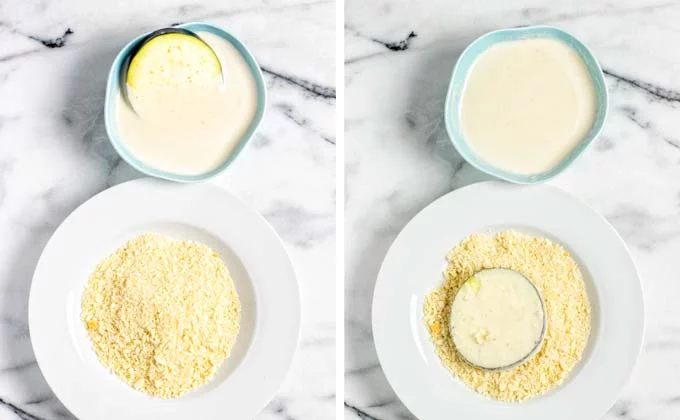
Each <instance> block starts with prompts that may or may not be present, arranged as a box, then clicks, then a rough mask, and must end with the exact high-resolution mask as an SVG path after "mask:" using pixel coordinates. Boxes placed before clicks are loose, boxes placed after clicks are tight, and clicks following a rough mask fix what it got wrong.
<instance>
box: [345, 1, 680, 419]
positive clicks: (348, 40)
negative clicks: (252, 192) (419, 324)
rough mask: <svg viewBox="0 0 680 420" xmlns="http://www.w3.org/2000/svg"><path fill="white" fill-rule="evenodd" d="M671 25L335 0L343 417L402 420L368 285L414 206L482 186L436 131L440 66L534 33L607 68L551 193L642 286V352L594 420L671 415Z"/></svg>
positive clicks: (658, 18) (675, 98)
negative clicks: (341, 92) (341, 33)
mask: <svg viewBox="0 0 680 420" xmlns="http://www.w3.org/2000/svg"><path fill="white" fill-rule="evenodd" d="M679 21H680V3H678V2H666V3H654V2H651V1H639V0H638V1H632V0H627V1H617V2H611V1H603V0H596V1H589V0H582V1H570V2H551V1H547V0H519V1H513V2H507V1H502V0H494V1H466V2H463V1H460V2H451V1H447V0H428V1H417V0H382V1H375V2H370V4H369V3H368V2H365V1H361V0H349V1H348V3H347V7H346V28H345V49H346V52H345V57H346V64H347V65H346V73H345V82H346V93H345V102H346V106H345V108H346V109H345V112H346V115H345V117H346V132H345V154H346V178H347V180H346V216H345V220H346V222H345V223H346V231H345V235H346V237H347V238H350V240H349V241H348V242H347V245H346V247H345V248H346V257H345V258H346V276H347V284H346V290H347V292H346V298H345V299H346V303H345V309H346V321H347V323H346V343H345V351H346V357H345V360H346V370H347V376H346V382H345V383H346V386H345V394H346V395H345V415H346V418H347V419H352V420H354V419H362V420H367V419H380V420H385V419H397V418H405V419H410V418H413V416H412V415H411V414H410V413H409V412H408V410H407V409H406V408H405V407H404V406H403V404H402V403H401V402H400V401H399V400H398V398H397V397H396V395H395V394H394V392H393V391H392V390H391V388H390V386H389V384H388V383H387V381H386V379H385V376H384V374H383V372H382V370H381V369H380V366H379V365H378V361H377V359H376V353H375V348H374V345H373V341H372V338H371V327H370V307H371V299H372V294H373V286H374V284H375V278H376V274H377V271H378V268H379V266H380V264H381V262H382V259H383V257H384V254H385V252H386V250H387V247H388V246H389V245H390V243H391V242H392V240H393V239H394V237H395V236H396V235H397V233H398V232H399V230H400V229H401V228H402V227H403V226H404V225H405V223H406V222H407V221H408V220H409V219H410V218H411V217H413V216H414V215H415V214H416V213H417V212H418V211H419V210H421V209H422V208H423V207H425V206H426V205H427V204H428V203H430V202H431V201H432V200H434V199H435V198H437V197H439V196H441V195H443V194H445V193H446V192H448V191H450V190H452V189H455V188H458V187H460V186H462V185H466V184H469V183H471V182H475V181H478V180H481V179H485V177H484V176H483V175H481V174H480V173H478V172H477V171H475V170H474V169H473V168H471V167H470V166H469V165H468V164H465V163H463V162H462V161H461V158H460V157H459V156H457V155H456V153H455V152H454V150H453V148H452V146H451V145H450V143H449V141H448V138H447V136H446V133H445V130H444V128H443V124H442V118H443V103H444V98H445V95H446V88H447V83H448V78H449V76H450V73H451V70H452V67H453V64H454V62H455V60H456V58H457V56H458V54H459V53H460V52H461V50H462V49H463V48H464V47H465V46H466V45H467V44H468V43H469V42H471V41H472V40H473V39H474V38H476V37H477V36H479V35H481V34H482V33H484V32H486V31H489V30H492V29H497V28H503V27H511V26H517V25H528V24H541V23H543V24H551V25H556V26H559V27H562V28H564V29H566V30H567V31H570V32H572V33H573V34H575V35H576V36H577V37H579V38H580V39H582V40H583V41H584V42H586V43H587V44H588V45H589V46H590V47H591V48H592V50H593V52H594V53H595V54H596V56H597V57H598V59H599V60H600V62H601V64H602V66H603V67H604V69H605V70H606V72H607V83H608V87H609V91H610V93H611V107H610V114H609V118H608V120H607V123H606V125H605V128H604V131H603V134H602V136H601V137H600V138H599V139H598V140H597V141H596V142H595V143H594V144H593V145H592V147H591V148H590V149H589V150H587V151H586V153H585V155H584V156H582V157H581V158H580V159H579V160H578V161H577V162H576V163H575V164H574V166H573V167H571V168H570V169H569V170H567V171H566V172H565V173H564V174H563V175H561V176H559V177H558V178H557V179H555V180H554V181H552V183H553V184H555V185H557V186H559V187H561V188H563V189H565V190H567V191H569V192H571V193H573V194H575V195H577V196H579V197H582V198H583V199H585V200H586V201H587V202H588V203H590V204H591V205H592V206H594V207H595V208H596V209H597V210H598V211H599V212H601V213H602V214H604V215H605V216H606V217H607V219H608V220H609V221H611V223H613V225H614V226H615V227H616V229H617V230H618V231H619V232H620V233H621V235H622V236H623V237H624V239H625V240H626V242H627V243H628V245H629V246H630V248H631V252H632V253H633V255H634V258H635V259H636V261H637V263H638V267H639V271H640V274H641V276H642V278H643V282H644V289H645V300H646V306H647V337H646V341H645V344H644V350H643V354H642V357H641V359H640V362H639V365H638V368H637V371H636V373H635V375H634V376H633V377H632V378H631V380H630V383H629V385H628V386H627V387H626V388H625V389H624V390H623V392H622V394H621V396H620V399H619V400H618V402H617V403H616V405H615V406H614V407H612V408H611V410H610V411H609V412H608V413H607V414H606V415H605V416H604V417H603V419H604V420H614V419H626V420H633V419H635V420H671V419H678V418H680V374H678V372H679V371H680V305H679V304H678V301H680V281H678V280H680V279H679V276H678V269H677V267H675V266H674V264H676V263H677V261H678V255H680V49H679V48H677V45H678V41H680V33H679V32H678V22H679ZM411 33H413V35H414V36H411V38H410V39H409V38H408V36H409V34H411ZM402 41H403V42H402ZM405 368H407V367H405ZM454 414H455V413H452V416H453V415H454ZM579 420H590V419H579Z"/></svg>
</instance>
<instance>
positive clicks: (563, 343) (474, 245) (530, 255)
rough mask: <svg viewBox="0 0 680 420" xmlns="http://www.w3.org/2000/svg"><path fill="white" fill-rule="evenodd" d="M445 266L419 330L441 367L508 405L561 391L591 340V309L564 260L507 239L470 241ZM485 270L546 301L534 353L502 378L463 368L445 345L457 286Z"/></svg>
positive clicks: (556, 248) (573, 268) (538, 244)
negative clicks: (513, 279) (515, 276)
mask: <svg viewBox="0 0 680 420" xmlns="http://www.w3.org/2000/svg"><path fill="white" fill-rule="evenodd" d="M447 259H448V268H447V269H446V272H445V273H444V283H443V285H442V287H441V288H440V289H437V290H434V291H433V292H431V293H430V294H429V295H428V296H427V297H426V299H425V305H424V319H425V323H426V324H427V326H428V328H429V331H430V334H431V337H432V341H433V343H434V345H435V349H436V352H437V354H438V355H439V358H440V359H441V361H442V363H443V364H444V366H446V368H448V369H449V371H451V373H453V374H454V375H455V376H457V377H458V378H459V379H460V380H462V381H463V382H464V383H465V384H467V385H468V386H470V387H471V388H473V389H474V390H476V391H477V392H479V393H481V394H484V395H486V396H489V397H491V398H494V399H497V400H501V401H507V402H520V401H524V400H527V399H529V398H532V397H536V396H538V395H541V394H543V393H545V392H547V391H549V390H551V389H553V388H555V387H557V386H558V385H560V384H561V383H562V382H563V381H564V380H565V379H566V378H567V377H568V376H569V373H570V372H571V370H572V369H573V368H574V366H576V364H577V363H578V361H579V360H580V359H581V355H582V354H583V350H584V349H585V347H586V344H587V343H588V336H589V335H590V303H589V302H588V296H587V294H586V290H585V285H584V283H583V276H582V275H581V271H580V270H579V268H578V266H577V264H576V262H575V261H574V260H573V259H572V258H571V257H570V256H569V253H568V252H567V251H566V250H565V249H564V248H562V247H561V246H560V245H558V244H556V243H554V242H552V241H550V240H548V239H545V238H541V237H534V236H528V235H524V234H521V233H518V232H515V231H505V232H501V233H499V234H496V235H482V234H474V235H470V236H468V237H467V238H466V239H465V240H463V241H462V242H461V243H459V244H458V245H457V246H456V247H455V248H454V249H453V250H451V251H450V253H449V255H448V258H447ZM485 268H507V269H511V270H515V271H517V272H519V273H520V274H522V275H524V276H525V277H526V278H528V279H529V280H531V281H532V282H533V283H534V284H535V285H536V287H537V288H538V290H539V292H540V293H541V295H542V297H543V300H544V301H545V306H546V312H547V320H548V323H547V331H546V335H545V339H544V341H543V344H542V346H541V348H540V350H539V351H538V352H537V353H536V355H535V356H534V357H532V358H530V359H529V360H527V361H526V362H524V363H523V364H521V365H519V366H517V367H515V368H512V369H508V370H502V371H486V370H483V369H479V368H477V367H474V366H472V365H470V364H468V363H467V362H465V361H464V359H463V358H462V357H461V356H460V354H459V353H458V352H457V351H456V348H455V346H454V344H453V341H452V339H451V334H450V330H449V314H450V312H451V302H452V301H453V298H454V296H455V295H456V293H457V292H458V289H459V288H460V287H461V286H462V285H463V283H465V281H466V280H467V279H469V278H470V276H472V275H473V274H475V273H476V272H478V271H480V270H482V269H485Z"/></svg>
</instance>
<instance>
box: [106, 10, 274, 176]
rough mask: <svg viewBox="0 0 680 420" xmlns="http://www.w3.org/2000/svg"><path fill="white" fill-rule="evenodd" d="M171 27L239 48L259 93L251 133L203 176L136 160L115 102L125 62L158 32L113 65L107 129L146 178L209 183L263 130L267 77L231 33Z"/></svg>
mask: <svg viewBox="0 0 680 420" xmlns="http://www.w3.org/2000/svg"><path fill="white" fill-rule="evenodd" d="M171 26H172V27H175V28H182V29H188V30H190V31H194V32H199V31H204V32H210V33H212V34H214V35H217V36H219V37H220V38H222V39H225V40H226V41H227V42H229V43H230V44H231V45H233V46H234V48H236V50H237V51H238V52H239V54H241V56H242V57H243V59H244V60H245V62H246V64H247V65H248V68H249V69H250V71H251V74H252V75H253V78H254V79H255V88H256V91H257V108H256V110H255V115H254V116H253V118H252V121H251V122H250V125H249V126H248V129H247V130H246V131H245V133H244V134H243V135H242V136H241V139H240V140H239V141H238V143H237V144H236V146H235V147H234V149H233V150H232V151H231V153H229V156H228V157H227V158H226V159H225V160H224V162H222V163H221V164H220V165H219V166H217V167H216V168H214V169H212V170H210V171H208V172H205V173H201V174H193V175H187V174H180V173H175V172H170V171H164V170H161V169H157V168H154V167H152V166H150V165H148V164H146V163H144V162H142V161H141V160H140V159H139V158H137V157H136V156H135V154H134V153H133V152H132V151H130V150H129V149H128V147H127V146H126V145H125V143H124V142H123V140H122V136H121V135H120V134H119V132H118V128H117V126H116V118H115V115H114V114H115V107H114V101H115V100H116V96H117V95H118V94H119V92H120V72H121V67H122V65H123V63H124V62H125V60H126V59H127V57H128V56H129V54H130V53H131V52H132V51H133V50H134V48H135V46H137V45H138V44H139V42H141V41H142V40H143V39H144V38H145V37H146V36H148V35H149V34H150V33H151V32H153V31H154V30H155V29H154V30H151V31H148V32H145V33H143V34H141V35H139V36H137V37H136V38H134V39H133V40H131V41H130V42H128V43H127V44H126V45H125V46H124V47H123V48H122V49H121V50H120V52H119V53H118V54H117V55H116V58H115V59H114V60H113V63H112V64H111V68H110V70H109V75H108V80H107V82H106V96H105V99H104V125H105V127H106V134H107V137H108V138H109V142H110V143H111V145H112V146H113V148H114V149H115V150H116V152H117V153H118V155H119V156H120V157H121V158H122V159H123V160H124V161H125V162H127V163H128V164H129V165H130V166H132V167H133V168H135V169H136V170H138V171H140V172H142V173H144V174H146V175H150V176H153V177H156V178H161V179H166V180H169V181H175V182H200V181H205V180H208V179H211V178H214V177H215V176H217V175H219V174H220V173H222V172H224V170H226V169H227V168H228V167H229V166H230V165H231V163H232V162H233V161H234V160H236V158H237V157H238V156H239V155H240V153H241V152H242V151H243V149H244V148H245V146H246V144H248V142H249V141H250V139H251V138H252V137H253V136H254V135H255V133H256V132H257V129H258V127H259V126H260V123H261V122H262V118H263V117H264V113H265V109H266V107H267V106H266V104H267V89H266V88H265V82H264V75H263V73H262V69H261V68H260V66H259V64H258V63H257V61H256V60H255V57H254V56H253V54H252V53H251V52H250V50H249V49H248V47H246V45H245V44H244V43H243V42H242V41H241V40H240V39H238V38H237V37H236V36H234V35H232V34H231V33H230V32H228V31H227V30H225V29H223V28H221V27H219V26H216V25H212V24H209V23H204V22H186V23H182V24H179V25H171Z"/></svg>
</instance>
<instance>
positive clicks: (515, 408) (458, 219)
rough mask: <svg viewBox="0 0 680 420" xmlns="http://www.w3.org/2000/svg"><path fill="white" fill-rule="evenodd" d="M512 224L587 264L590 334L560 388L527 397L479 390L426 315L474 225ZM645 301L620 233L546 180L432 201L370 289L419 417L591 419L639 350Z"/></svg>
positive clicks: (388, 351) (404, 394)
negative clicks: (515, 399)
mask: <svg viewBox="0 0 680 420" xmlns="http://www.w3.org/2000/svg"><path fill="white" fill-rule="evenodd" d="M504 229H514V230H517V231H520V232H524V233H528V234H533V235H541V236H544V237H547V238H550V239H552V240H553V241H555V242H558V243H560V244H562V245H563V246H564V247H565V248H566V249H567V250H568V251H569V252H570V253H571V254H572V256H574V258H575V259H576V261H577V262H578V264H579V266H580V268H581V271H582V272H583V276H584V280H585V283H586V289H587V292H588V297H589V299H590V303H591V306H592V332H591V335H590V339H589V342H588V346H587V347H586V350H585V352H584V355H583V359H582V360H581V362H580V363H579V364H578V365H577V366H576V367H575V368H574V370H573V371H572V372H571V375H570V377H569V378H568V379H567V380H566V381H565V383H563V384H562V386H560V387H559V388H557V389H555V390H553V391H551V392H549V393H547V394H544V395H542V396H540V397H536V398H533V399H531V400H529V401H527V402H524V403H521V404H507V403H502V402H499V401H495V400H492V399H490V398H488V397H484V396H482V395H480V394H477V393H476V392H475V391H473V390H472V389H470V388H468V387H467V386H466V385H465V384H463V383H462V382H461V381H460V380H458V379H456V378H455V377H454V376H453V375H452V374H451V373H450V372H449V371H448V370H447V369H446V368H445V367H444V366H443V365H442V363H441V362H440V360H439V358H438V357H437V355H436V353H435V351H434V346H433V344H432V342H431V341H430V336H429V332H428V331H427V328H426V326H425V325H424V322H423V312H422V311H423V301H424V298H425V296H426V295H427V294H428V293H429V292H430V291H431V290H433V289H435V288H437V287H439V286H440V285H441V282H442V279H443V276H442V272H443V270H444V268H445V267H446V260H445V258H446V255H447V253H448V251H449V250H450V249H451V248H453V247H454V246H455V245H456V244H457V243H458V242H460V241H461V240H462V239H464V238H465V237H466V236H468V235H469V234H471V233H484V232H497V231H499V230H504ZM643 330H644V304H643V299H642V289H641V285H640V279H639V277H638V273H637V271H636V269H635V265H634V263H633V261H632V259H631V257H630V255H629V253H628V251H627V249H626V246H625V244H624V242H623V240H622V239H621V238H620V237H619V235H618V234H617V233H616V231H615V230H614V229H613V228H612V227H611V225H609V223H607V221H606V220H605V219H604V218H603V217H601V216H599V215H598V214H597V213H596V212H595V211H594V210H592V209H591V208H590V207H588V206H587V205H586V204H584V203H582V202H581V201H579V200H577V199H575V198H574V197H572V196H571V195H569V194H567V193H565V192H563V191H561V190H559V189H557V188H555V187H550V186H545V185H542V186H517V185H510V184H506V183H501V182H484V183H479V184H474V185H471V186H468V187H465V188H462V189H459V190H457V191H454V192H451V193H449V194H447V195H445V196H443V197H441V198H439V199H438V200H436V201H434V202H433V203H432V204H430V205H429V206H428V207H426V208H425V209H424V210H423V211H421V212H420V213H419V214H418V215H417V216H416V217H414V218H413V220H411V221H410V222H409V223H408V224H407V225H406V227H405V228H404V229H403V230H402V231H401V233H400V234H399V236H397V239H396V240H395V241H394V243H393V244H392V246H391V248H390V250H389V251H388V252H387V255H386V256H385V260H384V262H383V265H382V268H381V269H380V273H379V275H378V280H377V283H376V286H375V293H374V296H373V335H374V339H375V345H376V348H377V352H378V357H379V359H380V363H381V365H382V367H383V370H384V371H385V375H386V376H387V379H388V380H389V382H390V384H391V385H392V387H393V388H394V390H395V392H396V393H397V395H398V396H399V398H401V400H402V401H403V402H404V404H406V406H407V407H408V408H409V409H410V410H411V412H413V414H414V415H415V416H416V417H418V418H419V419H420V420H430V419H436V420H439V419H442V418H447V417H455V418H460V419H467V420H477V419H479V420H487V419H503V420H545V419H550V420H573V419H580V420H595V419H599V418H600V416H601V415H602V414H603V413H604V412H605V411H606V410H607V409H608V408H609V407H610V406H611V405H612V404H613V403H614V402H615V400H616V397H617V395H618V393H619V391H620V389H621V388H622V387H623V386H624V384H625V383H626V381H627V380H628V377H629V376H630V375H631V373H632V371H633V368H634V366H635V363H636V361H637V358H638V355H639V353H640V349H641V345H642V340H643Z"/></svg>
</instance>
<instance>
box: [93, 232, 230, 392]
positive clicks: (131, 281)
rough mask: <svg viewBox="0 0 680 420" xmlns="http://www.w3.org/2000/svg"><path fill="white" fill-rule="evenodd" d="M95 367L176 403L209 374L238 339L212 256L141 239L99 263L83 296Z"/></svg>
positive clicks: (188, 246) (186, 244)
mask: <svg viewBox="0 0 680 420" xmlns="http://www.w3.org/2000/svg"><path fill="white" fill-rule="evenodd" d="M81 304H82V312H81V318H82V320H83V322H84V323H85V326H86V328H87V333H88V335H89V337H90V340H91V341H92V347H93V349H94V351H95V353H96V354H97V357H98V358H99V361H100V362H101V363H102V364H103V365H104V366H106V367H107V368H108V369H109V370H111V371H112V372H113V373H115V374H116V375H117V376H118V377H120V378H121V379H122V380H123V381H125V382H126V383H127V384H128V385H130V386H132V387H134V388H135V389H137V390H139V391H142V392H145V393H147V394H149V395H152V396H155V397H161V398H176V397H179V396H180V395H182V394H184V393H186V392H187V391H189V390H192V389H194V388H196V387H198V386H200V385H203V384H205V383H206V382H208V381H209V380H210V378H211V377H212V376H213V375H214V374H215V372H216V371H217V369H218V367H219V366H220V365H221V364H222V362H223V361H224V360H225V359H226V358H227V357H228V356H229V354H230V352H231V348H232V346H233V345H234V342H235V341H236V336H237V335H238V332H239V322H240V318H241V304H240V302H239V299H238V295H237V294H236V290H235V288H234V284H233V281H232V279H231V277H230V276H229V272H228V270H227V267H226V266H225V265H224V263H223V262H222V260H221V259H220V257H219V255H217V254H216V253H215V252H214V251H212V250H211V249H210V248H208V247H207V246H205V245H203V244H200V243H198V242H193V241H177V240H173V239H171V238H168V237H166V236H163V235H158V234H153V233H146V234H142V235H140V236H137V237H136V238H134V239H132V240H130V241H129V242H127V243H125V244H124V245H123V246H122V247H120V248H119V249H118V250H116V252H115V253H114V254H112V255H110V256H108V257H107V258H106V259H104V260H103V261H102V262H101V263H99V265H97V267H96V268H95V270H94V272H93V273H92V275H91V276H90V278H89V280H88V282H87V285H86V287H85V291H84V292H83V295H82V302H81Z"/></svg>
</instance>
